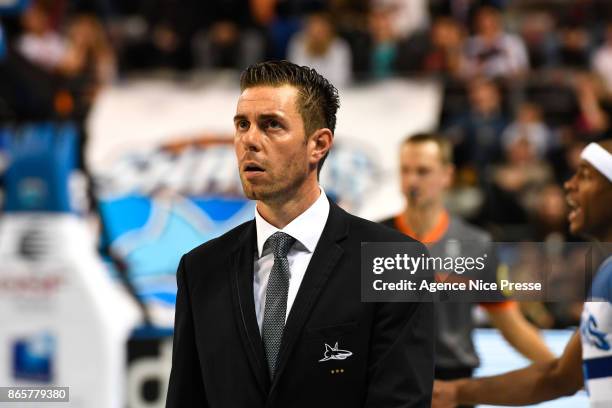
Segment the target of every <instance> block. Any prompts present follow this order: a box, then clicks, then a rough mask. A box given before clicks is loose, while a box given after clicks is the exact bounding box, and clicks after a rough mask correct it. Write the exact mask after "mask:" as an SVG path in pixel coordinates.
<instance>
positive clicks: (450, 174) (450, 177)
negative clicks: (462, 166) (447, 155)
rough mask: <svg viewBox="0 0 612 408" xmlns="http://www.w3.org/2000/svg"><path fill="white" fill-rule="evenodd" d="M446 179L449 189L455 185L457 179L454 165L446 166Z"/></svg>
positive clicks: (445, 182)
mask: <svg viewBox="0 0 612 408" xmlns="http://www.w3.org/2000/svg"><path fill="white" fill-rule="evenodd" d="M444 178H445V180H444V184H445V187H447V188H448V187H450V186H452V185H453V181H454V179H455V166H454V165H453V164H452V163H449V164H446V165H445V166H444Z"/></svg>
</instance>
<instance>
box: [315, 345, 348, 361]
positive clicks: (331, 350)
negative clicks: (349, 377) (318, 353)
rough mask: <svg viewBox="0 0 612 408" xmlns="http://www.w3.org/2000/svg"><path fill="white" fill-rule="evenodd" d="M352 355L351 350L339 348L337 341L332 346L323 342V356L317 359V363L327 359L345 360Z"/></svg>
mask: <svg viewBox="0 0 612 408" xmlns="http://www.w3.org/2000/svg"><path fill="white" fill-rule="evenodd" d="M352 355H353V352H351V351H348V350H341V349H339V348H338V342H336V344H335V345H334V347H332V346H330V345H329V344H327V343H325V352H324V353H323V358H322V359H320V360H319V363H321V362H323V361H327V360H346V359H347V358H348V357H350V356H352Z"/></svg>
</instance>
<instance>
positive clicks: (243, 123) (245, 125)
mask: <svg viewBox="0 0 612 408" xmlns="http://www.w3.org/2000/svg"><path fill="white" fill-rule="evenodd" d="M236 127H237V128H238V129H240V130H244V129H248V128H249V122H247V121H246V120H239V121H238V122H237V123H236Z"/></svg>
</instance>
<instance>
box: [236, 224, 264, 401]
mask: <svg viewBox="0 0 612 408" xmlns="http://www.w3.org/2000/svg"><path fill="white" fill-rule="evenodd" d="M256 241H257V235H256V232H255V222H254V221H253V222H251V223H250V224H249V226H248V227H247V228H246V230H245V232H244V234H243V235H242V236H241V237H240V238H239V242H238V245H237V248H236V250H235V251H234V252H233V253H232V254H231V255H230V258H231V259H230V263H231V268H230V269H231V271H230V279H231V284H232V295H233V301H234V302H233V303H234V314H235V318H236V322H237V323H238V328H239V332H240V336H241V338H242V342H243V345H244V347H245V350H246V354H247V356H248V359H249V363H250V365H251V368H252V369H253V374H254V375H255V377H256V378H257V383H258V384H259V386H260V388H261V390H262V392H263V394H264V395H267V394H268V390H269V388H270V376H269V374H268V366H267V364H266V357H265V353H264V348H263V342H262V340H261V334H260V333H259V326H258V325H257V318H256V315H255V300H254V295H253V256H254V251H255V246H256Z"/></svg>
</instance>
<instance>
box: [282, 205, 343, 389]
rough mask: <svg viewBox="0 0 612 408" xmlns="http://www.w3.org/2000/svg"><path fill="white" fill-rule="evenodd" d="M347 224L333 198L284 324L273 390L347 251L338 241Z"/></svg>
mask: <svg viewBox="0 0 612 408" xmlns="http://www.w3.org/2000/svg"><path fill="white" fill-rule="evenodd" d="M347 228H348V223H347V220H346V213H345V212H344V210H342V209H341V208H340V207H338V206H337V205H336V204H333V203H331V202H330V209H329V216H328V218H327V223H326V224H325V228H324V229H323V233H322V234H321V238H320V239H319V242H318V243H317V247H316V248H315V251H314V253H313V255H312V258H311V259H310V263H309V264H308V268H307V269H306V273H305V275H304V278H303V280H302V283H301V284H300V288H299V290H298V293H297V295H296V298H295V300H294V302H293V306H292V307H291V311H290V312H289V316H288V318H287V323H286V324H285V330H284V333H283V340H282V343H281V348H280V351H279V356H278V365H277V367H278V368H277V372H276V375H275V381H274V382H273V384H272V389H271V390H270V392H273V390H274V388H275V386H276V384H277V382H278V381H277V380H278V378H280V376H281V375H282V373H283V370H284V368H285V366H286V364H287V360H288V358H289V356H290V355H291V351H292V350H293V348H294V346H295V343H296V341H297V339H298V338H299V336H300V333H301V331H302V328H303V326H304V324H305V323H306V320H307V318H308V315H309V313H310V310H311V309H312V307H313V305H314V304H315V302H316V300H317V297H318V296H319V294H320V292H321V290H322V289H323V288H324V287H325V283H326V282H327V279H328V278H329V276H330V274H331V272H332V271H333V269H334V267H335V266H336V264H337V263H338V260H340V257H341V256H342V254H343V252H344V250H343V249H342V248H341V247H340V245H338V241H340V240H341V239H342V238H344V237H345V236H346V235H347V233H348V231H347Z"/></svg>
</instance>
